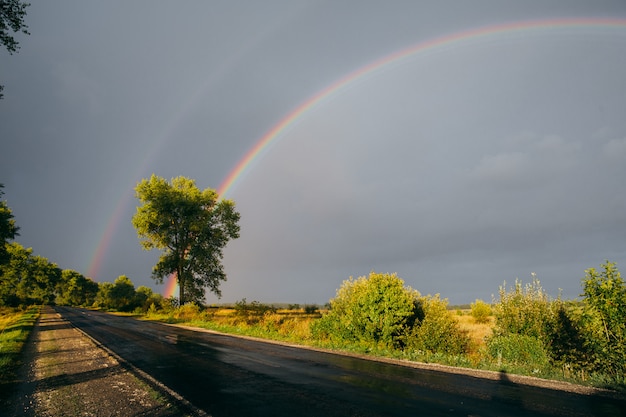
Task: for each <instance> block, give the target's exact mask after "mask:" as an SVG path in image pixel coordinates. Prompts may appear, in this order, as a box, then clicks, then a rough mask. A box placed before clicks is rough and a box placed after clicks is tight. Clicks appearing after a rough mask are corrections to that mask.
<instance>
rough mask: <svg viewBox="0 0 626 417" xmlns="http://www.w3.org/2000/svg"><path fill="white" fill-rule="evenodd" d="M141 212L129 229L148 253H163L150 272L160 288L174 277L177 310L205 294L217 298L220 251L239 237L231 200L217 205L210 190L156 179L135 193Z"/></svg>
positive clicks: (221, 274) (185, 180)
mask: <svg viewBox="0 0 626 417" xmlns="http://www.w3.org/2000/svg"><path fill="white" fill-rule="evenodd" d="M135 191H136V195H137V198H138V199H139V201H140V202H141V204H142V205H141V206H139V207H138V208H137V212H136V214H135V216H134V217H133V226H134V227H135V228H136V229H137V234H138V236H139V239H140V240H141V244H142V246H143V247H144V249H146V250H150V249H160V250H162V251H163V254H162V255H161V257H160V259H159V262H158V263H157V264H156V265H155V266H154V268H153V270H152V277H153V278H154V279H155V280H157V281H158V282H161V283H162V282H163V278H165V277H167V276H169V275H171V274H174V276H175V277H176V279H177V281H178V286H179V288H180V304H181V305H183V304H185V303H186V302H190V301H201V300H202V299H203V298H204V295H205V288H207V287H208V288H209V289H210V290H211V291H212V292H213V293H215V294H216V295H217V296H218V297H219V296H221V292H220V289H219V285H220V283H221V281H225V280H226V274H225V272H224V268H223V266H222V262H221V260H222V257H223V255H222V253H223V249H224V247H225V246H226V244H227V243H228V241H229V240H230V239H236V238H238V237H239V224H238V222H239V218H240V215H239V213H238V212H237V211H235V203H234V202H233V201H231V200H218V199H219V196H218V195H217V193H216V192H215V191H214V190H212V189H209V188H207V189H205V190H204V191H200V190H199V189H198V188H197V187H196V185H195V182H194V181H193V180H191V179H188V178H185V177H177V178H173V179H172V181H171V183H169V182H167V181H166V180H165V179H163V178H160V177H158V176H156V175H152V177H150V179H149V180H146V179H144V180H143V181H141V182H140V183H139V184H138V185H137V187H136V188H135Z"/></svg>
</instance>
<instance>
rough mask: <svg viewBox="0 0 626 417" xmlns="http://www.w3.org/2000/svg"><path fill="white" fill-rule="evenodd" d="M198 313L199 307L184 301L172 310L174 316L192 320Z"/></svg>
mask: <svg viewBox="0 0 626 417" xmlns="http://www.w3.org/2000/svg"><path fill="white" fill-rule="evenodd" d="M199 313H200V307H199V306H198V305H197V304H194V303H185V304H184V305H182V306H180V307H178V308H177V309H176V310H175V311H174V317H175V318H177V319H180V320H193V319H195V318H197V316H198V314H199Z"/></svg>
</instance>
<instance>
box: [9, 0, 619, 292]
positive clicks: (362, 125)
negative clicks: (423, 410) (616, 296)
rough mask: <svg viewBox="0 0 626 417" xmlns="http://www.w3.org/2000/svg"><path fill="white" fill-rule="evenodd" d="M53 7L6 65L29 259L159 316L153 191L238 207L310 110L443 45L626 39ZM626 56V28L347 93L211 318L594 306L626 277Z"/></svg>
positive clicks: (358, 6) (411, 23)
mask: <svg viewBox="0 0 626 417" xmlns="http://www.w3.org/2000/svg"><path fill="white" fill-rule="evenodd" d="M30 2H31V6H30V7H29V8H28V9H27V12H28V14H27V17H26V23H27V24H28V26H29V31H30V33H31V35H30V36H24V35H16V38H17V39H18V40H19V42H20V45H21V50H20V51H19V53H17V54H14V55H9V54H8V53H7V52H6V51H5V50H3V51H2V52H0V63H1V64H0V65H1V70H0V84H3V85H4V86H5V91H4V95H5V97H4V100H1V101H0V141H1V147H0V183H4V185H5V189H4V191H5V196H4V197H5V199H6V200H7V202H8V205H9V207H10V208H11V209H12V210H13V213H14V215H15V219H16V221H17V223H18V225H19V226H20V228H21V230H20V236H19V237H18V238H17V239H16V240H17V241H18V242H20V243H21V244H22V245H24V246H26V247H32V248H33V252H34V254H37V255H41V256H44V257H46V258H48V259H49V260H50V261H52V262H55V263H57V264H58V265H59V266H60V267H61V268H63V269H74V270H77V271H79V272H81V273H83V274H85V275H91V277H92V278H93V279H95V280H96V281H99V282H103V281H109V282H112V281H114V280H115V279H116V278H117V277H118V276H119V275H127V276H128V277H130V278H131V280H132V281H133V282H134V283H135V285H136V286H139V285H147V286H150V287H152V288H153V289H154V290H155V291H159V292H162V291H163V289H164V286H163V285H157V284H156V283H155V282H154V281H152V280H151V278H150V273H151V268H152V266H153V265H154V264H155V263H156V260H157V258H158V252H156V251H153V252H146V251H143V250H142V249H141V247H140V245H139V241H138V238H137V235H136V232H135V230H134V228H133V227H132V224H131V217H132V215H133V214H134V212H135V209H136V206H137V200H136V199H135V198H134V196H133V188H134V187H135V185H136V184H137V182H139V181H140V180H141V179H142V178H147V177H149V176H150V175H151V174H152V173H154V174H157V175H159V176H162V177H164V178H167V179H170V178H172V177H175V176H179V175H183V176H186V177H189V178H192V179H195V180H196V183H197V185H198V186H199V187H200V188H202V189H204V188H214V189H217V188H218V187H219V186H220V184H222V183H223V181H224V180H225V178H226V177H227V176H228V174H229V172H231V170H232V169H233V168H234V167H235V166H236V165H237V164H238V162H239V161H240V160H241V158H243V157H244V156H245V155H246V153H247V152H248V151H249V150H250V149H251V148H252V147H253V146H254V145H255V143H257V142H258V141H259V140H260V139H261V138H263V137H264V136H265V135H266V134H267V133H268V132H269V131H270V130H271V129H272V128H273V127H274V126H275V125H276V124H277V123H280V122H281V121H282V120H284V119H285V117H287V116H288V115H289V114H290V113H292V112H293V111H294V110H295V109H297V108H298V106H300V105H302V104H303V103H306V102H307V101H308V100H309V99H311V98H312V97H314V96H315V95H316V94H318V93H319V92H320V91H324V89H327V88H329V86H332V85H333V84H334V83H337V82H338V80H341V79H342V78H344V77H346V76H348V75H349V74H351V73H354V72H355V71H359V69H362V68H364V67H366V66H367V65H370V64H372V63H373V62H377V61H378V60H381V59H384V58H385V57H387V56H390V55H391V54H393V53H396V52H398V51H403V50H406V49H407V48H411V47H415V46H416V45H420V44H421V43H426V42H429V41H432V40H435V39H439V38H442V37H446V36H451V35H454V34H457V33H463V32H468V33H469V32H470V31H472V30H474V29H477V28H482V27H492V26H494V25H506V24H509V23H515V22H523V21H531V20H537V19H556V20H555V21H558V19H562V18H584V19H587V18H619V19H626V3H624V2H623V1H621V0H616V1H593V2H590V1H573V0H563V1H551V2H545V1H515V2H510V3H508V4H507V2H503V1H483V2H481V1H473V2H445V1H439V0H437V1H361V0H359V1H328V2H323V1H297V0H285V1H211V2H207V1H186V2H165V1H133V2H127V1H123V2H122V1H118V2H115V1H107V2H98V1H55V2H46V1H39V0H31V1H30ZM625 52H626V20H624V21H622V24H616V25H612V26H610V25H578V26H569V27H557V26H554V27H550V26H547V27H545V26H544V27H542V28H534V29H531V28H528V29H525V30H518V31H512V32H511V31H509V32H507V31H499V32H498V31H495V32H494V33H491V34H488V35H486V36H482V37H473V38H472V37H467V38H466V39H461V40H460V41H457V42H453V43H448V44H445V43H444V44H442V45H440V46H439V47H434V48H430V49H428V50H424V51H422V52H417V53H415V54H413V55H411V56H410V57H408V58H407V59H403V60H398V61H397V62H394V63H393V64H392V65H387V66H385V67H384V68H382V69H381V70H379V71H375V72H373V73H371V74H369V75H368V76H364V77H361V78H360V79H358V80H355V81H353V82H351V83H348V85H345V86H344V87H343V88H341V89H338V91H336V93H335V94H332V95H331V96H329V97H327V99H326V100H323V101H322V102H320V103H319V105H318V106H316V107H315V108H314V109H312V110H310V111H307V112H304V113H303V114H302V115H301V116H300V117H299V118H298V120H297V121H296V122H295V123H292V124H291V125H290V126H289V129H287V130H286V131H285V132H283V133H282V134H281V135H279V136H278V137H277V138H276V139H275V140H274V141H273V142H272V144H271V146H270V147H268V149H267V150H266V152H264V153H263V154H262V155H261V156H259V157H258V158H257V159H256V160H255V161H254V163H253V164H251V166H250V167H249V170H248V171H247V172H246V173H245V174H244V175H243V176H242V177H241V178H240V179H239V181H238V182H237V183H236V185H235V186H234V187H233V188H231V189H230V190H229V192H228V195H226V197H228V198H232V199H233V200H234V201H235V202H236V205H237V209H238V210H239V212H240V213H241V216H242V218H241V237H240V238H239V239H238V240H236V241H233V242H231V243H230V244H229V246H228V247H227V250H226V252H225V259H224V264H225V267H226V272H227V274H228V281H227V282H226V283H224V284H223V285H222V293H223V297H222V299H221V300H217V298H216V297H214V296H209V297H208V301H209V302H234V301H237V300H240V299H242V298H244V297H245V298H247V299H248V301H251V300H258V301H262V302H288V303H325V302H327V301H328V300H329V299H330V298H332V297H333V296H334V295H335V291H336V289H337V288H338V287H339V286H340V285H341V283H342V281H344V280H346V279H348V278H349V277H350V276H354V277H358V276H362V275H366V274H368V273H369V272H370V271H372V270H374V271H377V272H397V273H398V275H399V276H400V277H401V278H402V279H404V280H405V282H406V284H407V285H409V286H411V287H412V288H415V289H417V290H418V291H420V292H421V293H423V294H428V293H430V294H434V293H440V294H441V296H442V297H445V298H448V299H449V300H450V302H451V303H452V304H455V303H456V304H459V303H469V302H473V301H474V300H475V299H478V298H479V299H483V300H486V301H491V297H492V294H495V295H497V293H498V287H499V286H500V285H502V284H503V282H504V281H506V282H507V283H508V284H511V283H513V282H514V281H515V279H516V278H519V279H521V280H522V281H524V282H529V281H530V280H531V273H533V272H534V273H536V275H537V277H538V278H539V279H540V280H541V282H542V284H543V286H544V288H546V290H547V291H548V292H549V294H550V295H552V296H554V297H556V296H557V295H558V293H559V289H562V290H563V296H564V297H565V298H576V297H578V296H579V294H580V293H581V291H582V287H581V279H582V278H583V277H584V270H585V269H587V268H590V267H598V266H599V265H600V264H601V263H602V262H603V261H604V260H605V259H609V260H611V261H614V262H617V263H618V268H619V267H621V269H622V270H623V271H626V53H625ZM116 210H118V211H116ZM107 230H109V232H110V234H109V235H107V234H106V231H107ZM107 236H108V237H107ZM99 248H100V252H98V251H99ZM97 253H100V254H101V259H96V258H97V256H96V254H97ZM97 260H100V261H101V262H100V263H99V264H97V263H96V261H97Z"/></svg>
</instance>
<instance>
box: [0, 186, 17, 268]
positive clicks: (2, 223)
mask: <svg viewBox="0 0 626 417" xmlns="http://www.w3.org/2000/svg"><path fill="white" fill-rule="evenodd" d="M2 188H4V185H3V184H0V197H2V196H3V195H4V192H3V191H2ZM18 230H19V227H17V226H16V225H15V220H14V219H13V213H12V212H11V209H10V208H9V206H8V205H7V203H6V202H5V201H4V200H0V266H1V265H3V264H6V263H7V262H8V261H9V253H8V252H7V243H8V241H9V240H11V239H15V236H19V233H17V231H18Z"/></svg>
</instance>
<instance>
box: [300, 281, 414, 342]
mask: <svg viewBox="0 0 626 417" xmlns="http://www.w3.org/2000/svg"><path fill="white" fill-rule="evenodd" d="M418 295H419V294H418V293H417V291H415V290H412V289H410V288H408V287H405V286H404V281H402V280H401V279H400V278H398V277H397V275H396V274H380V273H375V272H371V273H370V275H369V277H360V278H358V279H356V280H355V279H353V278H352V277H350V279H348V280H347V281H344V282H343V284H342V285H341V287H340V288H339V290H338V291H337V294H336V297H335V298H334V299H332V300H331V301H330V306H331V308H330V310H329V311H328V312H327V313H325V314H324V315H323V316H322V318H321V319H320V320H319V321H317V322H316V323H315V325H314V327H313V329H312V331H313V333H314V335H318V336H319V337H329V338H333V339H336V340H343V341H353V342H359V341H362V342H372V343H374V344H376V345H383V346H390V347H391V346H398V345H399V344H400V343H401V340H402V337H403V336H404V335H405V333H406V331H407V329H409V328H410V327H411V326H412V325H413V323H414V322H415V321H416V320H417V298H418Z"/></svg>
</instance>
